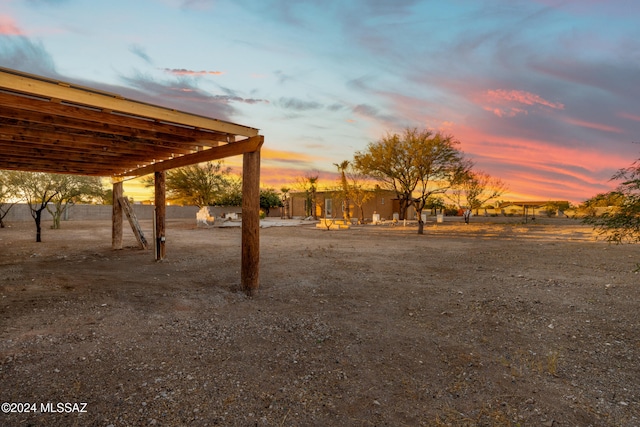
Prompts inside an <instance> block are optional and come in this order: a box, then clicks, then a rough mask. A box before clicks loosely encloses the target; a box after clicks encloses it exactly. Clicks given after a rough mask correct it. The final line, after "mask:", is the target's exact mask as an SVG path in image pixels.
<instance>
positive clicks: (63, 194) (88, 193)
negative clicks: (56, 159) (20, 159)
mask: <svg viewBox="0 0 640 427" xmlns="http://www.w3.org/2000/svg"><path fill="white" fill-rule="evenodd" d="M48 175H49V178H48V179H50V180H51V182H53V185H54V186H55V189H56V191H57V192H56V194H55V195H54V196H53V197H52V198H51V203H48V204H47V205H46V208H47V211H49V213H50V214H51V217H52V218H53V225H52V226H51V228H54V229H59V228H60V219H61V218H62V214H63V213H64V211H65V210H66V209H67V208H68V207H69V206H70V205H73V204H75V203H79V202H93V201H96V200H102V198H103V196H104V188H103V187H102V179H101V178H99V177H92V176H80V175H56V174H48Z"/></svg>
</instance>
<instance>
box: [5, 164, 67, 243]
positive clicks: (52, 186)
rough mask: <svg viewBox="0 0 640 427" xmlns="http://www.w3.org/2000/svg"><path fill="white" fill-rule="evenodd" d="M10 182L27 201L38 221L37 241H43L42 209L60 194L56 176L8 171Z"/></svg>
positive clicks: (36, 221) (34, 217) (35, 219)
mask: <svg viewBox="0 0 640 427" xmlns="http://www.w3.org/2000/svg"><path fill="white" fill-rule="evenodd" d="M8 175H9V183H10V185H12V186H13V187H14V188H15V189H16V192H17V194H18V195H19V197H20V198H22V199H23V200H24V201H25V202H27V204H28V206H29V210H30V211H31V216H32V217H33V220H34V221H35V223H36V242H42V227H41V220H42V211H44V210H45V209H46V207H47V204H48V203H49V202H50V201H51V200H52V199H53V198H54V197H55V196H56V195H57V194H58V190H57V189H56V184H57V182H56V177H55V175H54V174H49V173H44V172H22V171H12V172H8Z"/></svg>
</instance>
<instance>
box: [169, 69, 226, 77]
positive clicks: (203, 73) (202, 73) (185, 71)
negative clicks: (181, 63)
mask: <svg viewBox="0 0 640 427" xmlns="http://www.w3.org/2000/svg"><path fill="white" fill-rule="evenodd" d="M161 70H162V71H164V72H166V73H169V74H172V75H174V76H220V75H222V74H224V73H223V72H222V71H208V70H200V71H196V70H188V69H186V68H162V69H161Z"/></svg>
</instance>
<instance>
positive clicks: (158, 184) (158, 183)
mask: <svg viewBox="0 0 640 427" xmlns="http://www.w3.org/2000/svg"><path fill="white" fill-rule="evenodd" d="M154 181H155V205H156V211H155V216H156V217H155V233H156V235H155V236H154V237H155V239H156V244H155V248H156V260H157V261H161V260H163V259H164V253H165V248H164V245H165V217H166V212H167V206H166V197H165V172H164V171H162V172H155V173H154Z"/></svg>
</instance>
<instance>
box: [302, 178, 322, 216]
mask: <svg viewBox="0 0 640 427" xmlns="http://www.w3.org/2000/svg"><path fill="white" fill-rule="evenodd" d="M318 179H319V175H318V174H315V175H314V174H312V173H308V174H307V175H305V176H304V177H300V178H298V179H297V184H298V187H299V188H300V189H302V191H304V193H305V214H306V216H307V217H312V218H313V219H318V217H317V213H316V203H317V202H316V192H317V191H318Z"/></svg>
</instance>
